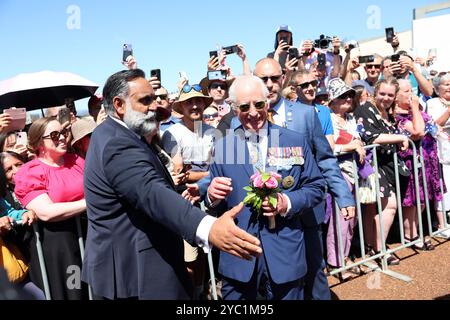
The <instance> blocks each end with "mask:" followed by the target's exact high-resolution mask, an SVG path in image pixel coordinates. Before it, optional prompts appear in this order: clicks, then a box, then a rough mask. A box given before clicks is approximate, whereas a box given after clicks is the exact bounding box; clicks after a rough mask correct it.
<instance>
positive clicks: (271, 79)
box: [259, 74, 282, 83]
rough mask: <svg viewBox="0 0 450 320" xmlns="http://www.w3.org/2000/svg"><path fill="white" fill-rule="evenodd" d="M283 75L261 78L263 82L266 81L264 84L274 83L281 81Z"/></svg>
mask: <svg viewBox="0 0 450 320" xmlns="http://www.w3.org/2000/svg"><path fill="white" fill-rule="evenodd" d="M281 76H282V75H281V74H280V75H279V76H271V77H259V78H260V79H261V80H262V81H264V83H267V81H269V79H270V81H272V82H278V80H280V78H281Z"/></svg>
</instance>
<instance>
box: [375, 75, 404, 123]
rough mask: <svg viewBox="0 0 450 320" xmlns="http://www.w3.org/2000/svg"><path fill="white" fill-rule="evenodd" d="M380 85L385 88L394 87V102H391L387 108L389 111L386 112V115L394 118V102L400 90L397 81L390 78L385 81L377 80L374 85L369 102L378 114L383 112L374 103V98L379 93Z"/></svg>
mask: <svg viewBox="0 0 450 320" xmlns="http://www.w3.org/2000/svg"><path fill="white" fill-rule="evenodd" d="M382 84H385V85H387V86H394V87H395V97H394V101H393V102H392V104H391V106H390V107H389V109H388V110H386V111H387V113H388V114H392V115H393V116H394V117H395V111H394V110H395V100H396V98H397V93H398V91H399V90H400V86H399V84H398V80H397V79H396V78H394V77H390V78H387V79H381V80H378V81H377V83H375V86H374V90H373V96H372V97H371V99H370V102H371V103H372V104H373V105H374V106H375V108H377V110H378V112H379V113H380V114H382V113H383V110H381V109H380V108H379V107H378V106H377V104H376V101H375V97H376V96H377V94H378V92H379V91H380V87H381V85H382Z"/></svg>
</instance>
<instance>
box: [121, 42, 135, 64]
mask: <svg viewBox="0 0 450 320" xmlns="http://www.w3.org/2000/svg"><path fill="white" fill-rule="evenodd" d="M132 55H133V47H132V46H131V44H128V43H125V44H124V45H123V55H122V61H123V62H125V61H127V58H128V56H132Z"/></svg>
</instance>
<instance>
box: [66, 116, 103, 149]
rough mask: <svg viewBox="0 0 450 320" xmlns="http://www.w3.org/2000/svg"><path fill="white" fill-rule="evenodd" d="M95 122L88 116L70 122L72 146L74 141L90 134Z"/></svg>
mask: <svg viewBox="0 0 450 320" xmlns="http://www.w3.org/2000/svg"><path fill="white" fill-rule="evenodd" d="M96 126H97V124H96V123H95V121H94V120H92V119H90V118H81V119H78V120H77V121H75V122H74V123H73V124H72V128H71V130H72V136H73V139H72V142H71V145H72V146H74V145H75V143H77V142H78V141H80V140H81V139H83V138H84V137H85V136H87V135H88V134H92V132H93V131H94V129H95V127H96Z"/></svg>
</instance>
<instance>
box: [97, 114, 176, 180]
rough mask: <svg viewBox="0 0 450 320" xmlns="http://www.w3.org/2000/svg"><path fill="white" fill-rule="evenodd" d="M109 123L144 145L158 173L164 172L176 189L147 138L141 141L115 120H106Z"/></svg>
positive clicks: (164, 175) (163, 174)
mask: <svg viewBox="0 0 450 320" xmlns="http://www.w3.org/2000/svg"><path fill="white" fill-rule="evenodd" d="M106 120H108V122H109V123H110V124H111V125H113V126H115V127H116V128H117V129H119V130H121V131H122V132H123V133H124V134H126V135H128V136H129V137H130V138H131V139H135V140H136V141H138V142H137V143H141V144H143V146H144V147H146V148H148V149H149V154H150V155H151V157H152V158H153V164H154V165H155V169H156V171H158V172H162V174H161V175H162V176H163V177H164V178H165V179H166V180H167V182H168V183H169V184H170V186H171V187H172V188H175V185H174V184H173V180H172V177H171V176H170V174H169V172H168V171H167V169H166V167H165V166H164V165H163V164H162V162H161V160H159V157H158V153H157V151H156V150H155V149H154V148H153V147H152V146H150V145H149V144H148V142H147V141H146V140H145V138H141V139H139V138H138V137H136V135H135V134H134V133H133V132H132V131H131V130H130V129H128V128H125V127H124V126H122V125H121V124H119V123H117V122H116V121H114V120H113V119H108V118H107V119H106Z"/></svg>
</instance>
